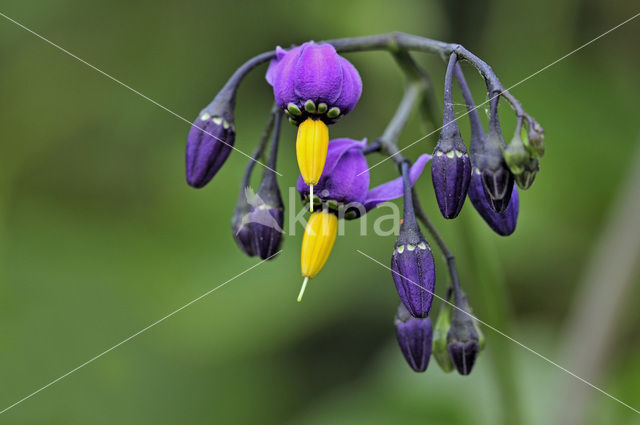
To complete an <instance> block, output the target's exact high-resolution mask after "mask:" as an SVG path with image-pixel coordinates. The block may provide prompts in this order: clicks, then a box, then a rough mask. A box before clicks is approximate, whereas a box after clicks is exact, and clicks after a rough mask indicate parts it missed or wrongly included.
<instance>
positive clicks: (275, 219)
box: [249, 189, 284, 260]
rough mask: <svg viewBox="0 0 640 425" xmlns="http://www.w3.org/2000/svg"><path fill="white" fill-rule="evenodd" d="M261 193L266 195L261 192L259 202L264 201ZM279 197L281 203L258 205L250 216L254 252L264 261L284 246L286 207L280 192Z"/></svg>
mask: <svg viewBox="0 0 640 425" xmlns="http://www.w3.org/2000/svg"><path fill="white" fill-rule="evenodd" d="M270 190H273V189H270ZM261 193H262V195H263V196H264V195H265V193H264V191H259V192H258V195H257V199H259V200H262V199H261ZM277 196H278V198H279V199H278V201H279V203H278V202H277V201H276V202H264V203H258V204H257V205H256V206H254V208H253V209H252V211H251V214H250V216H249V220H250V223H249V230H250V234H251V243H252V247H253V251H254V252H255V253H256V255H257V256H258V257H260V258H261V259H263V260H266V259H267V258H270V257H272V256H273V255H275V254H276V253H277V252H278V251H279V250H280V245H281V244H282V234H283V230H282V227H283V225H284V205H283V204H282V199H281V198H280V191H278V192H277ZM262 201H263V200H262Z"/></svg>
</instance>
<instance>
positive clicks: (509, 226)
mask: <svg viewBox="0 0 640 425" xmlns="http://www.w3.org/2000/svg"><path fill="white" fill-rule="evenodd" d="M469 200H470V201H471V203H472V204H473V207H474V208H475V209H476V211H478V213H479V214H480V216H481V217H482V218H483V219H484V221H485V222H486V223H487V224H488V225H489V227H491V228H492V229H493V231H494V232H496V233H497V234H499V235H502V236H508V235H510V234H512V233H513V232H514V231H515V230H516V223H517V222H518V211H519V208H520V202H519V199H518V189H517V188H516V187H515V185H512V195H511V197H510V200H509V205H508V206H507V208H506V209H505V210H504V211H503V212H500V213H497V212H495V211H494V210H493V208H491V205H490V204H489V201H488V200H487V197H486V196H485V193H484V188H483V187H482V179H481V177H480V171H478V169H477V168H474V169H473V171H472V173H471V183H470V184H469Z"/></svg>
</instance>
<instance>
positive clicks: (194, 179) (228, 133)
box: [186, 86, 236, 188]
mask: <svg viewBox="0 0 640 425" xmlns="http://www.w3.org/2000/svg"><path fill="white" fill-rule="evenodd" d="M234 99H235V87H234V88H228V87H226V86H225V88H223V89H222V90H221V91H220V93H218V95H217V96H216V98H215V99H213V102H211V103H210V104H209V106H207V107H206V108H204V109H203V110H202V112H200V115H198V117H197V118H196V119H195V121H194V122H193V125H192V126H191V130H189V136H188V138H187V152H186V166H187V167H186V169H187V183H188V184H189V185H190V186H193V187H195V188H201V187H204V186H205V185H206V184H207V183H209V181H210V180H211V179H212V178H213V176H215V175H216V173H217V172H218V170H220V168H221V167H222V165H223V164H224V163H225V161H226V160H227V158H228V157H229V154H230V153H231V149H233V144H234V143H235V139H236V131H235V127H234V125H233V108H234V104H235V100H234Z"/></svg>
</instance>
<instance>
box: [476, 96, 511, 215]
mask: <svg viewBox="0 0 640 425" xmlns="http://www.w3.org/2000/svg"><path fill="white" fill-rule="evenodd" d="M499 99H500V96H497V95H496V96H494V97H493V98H492V99H490V103H491V117H490V121H489V134H488V135H487V139H486V141H485V143H484V146H483V147H482V149H481V151H480V152H478V154H477V155H476V158H475V160H474V164H473V165H474V167H477V168H478V169H479V170H480V174H481V176H482V185H483V187H484V191H485V195H486V197H487V200H488V201H489V205H490V206H491V209H493V210H494V211H495V212H502V211H504V210H505V208H507V205H509V199H510V198H511V187H512V186H513V174H511V171H509V168H508V167H507V164H506V163H505V161H504V158H503V157H502V151H503V149H504V148H505V143H504V140H503V138H502V132H501V131H500V123H499V120H498V101H499Z"/></svg>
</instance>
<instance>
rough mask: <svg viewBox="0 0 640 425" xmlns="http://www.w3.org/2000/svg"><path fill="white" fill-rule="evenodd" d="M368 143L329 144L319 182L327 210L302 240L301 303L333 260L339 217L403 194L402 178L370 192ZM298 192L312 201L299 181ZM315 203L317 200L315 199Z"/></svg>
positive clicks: (416, 171)
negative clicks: (310, 285)
mask: <svg viewBox="0 0 640 425" xmlns="http://www.w3.org/2000/svg"><path fill="white" fill-rule="evenodd" d="M365 145H366V140H362V141H357V140H353V139H335V140H332V141H331V142H329V148H328V154H327V163H326V166H325V168H324V171H323V173H322V176H321V177H320V179H318V184H317V187H318V189H319V190H318V192H317V194H318V196H317V197H315V201H316V202H317V203H319V204H322V207H323V210H322V211H321V212H315V213H313V214H312V215H311V218H310V219H309V222H308V223H307V227H306V229H305V233H304V237H303V240H302V254H301V268H302V275H303V277H304V278H305V279H304V283H303V287H302V290H301V291H300V295H299V297H298V300H300V299H301V298H302V293H303V291H304V289H305V287H306V283H307V281H308V280H309V279H311V278H313V277H315V276H316V275H317V274H318V273H319V272H320V270H321V269H322V267H323V266H324V264H325V262H326V260H327V259H328V257H329V254H330V252H331V249H332V248H333V243H334V242H335V239H336V233H337V228H338V226H337V221H338V218H345V219H354V218H357V217H360V216H361V215H363V214H366V213H367V212H368V211H370V210H371V209H373V208H375V207H376V206H377V205H379V204H381V203H383V202H387V201H391V200H393V199H397V198H400V197H401V196H402V195H403V193H404V192H403V181H402V177H398V178H396V179H394V180H391V181H389V182H387V183H383V184H381V185H379V186H376V187H374V188H373V189H369V170H368V165H367V160H366V158H365V156H364V153H362V149H363V148H364V147H365ZM430 159H431V156H430V155H427V154H424V155H421V156H420V157H419V158H418V160H417V161H416V162H415V163H414V164H413V166H412V167H411V170H410V171H409V176H410V181H411V185H413V184H414V183H415V181H416V180H417V179H418V177H420V174H422V170H423V169H424V167H425V165H426V164H427V162H429V160H430ZM297 187H298V192H300V195H301V196H302V198H303V199H305V198H308V188H309V187H308V185H307V184H306V183H305V181H304V179H303V177H302V176H300V177H299V178H298V185H297ZM311 202H313V200H311Z"/></svg>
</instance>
